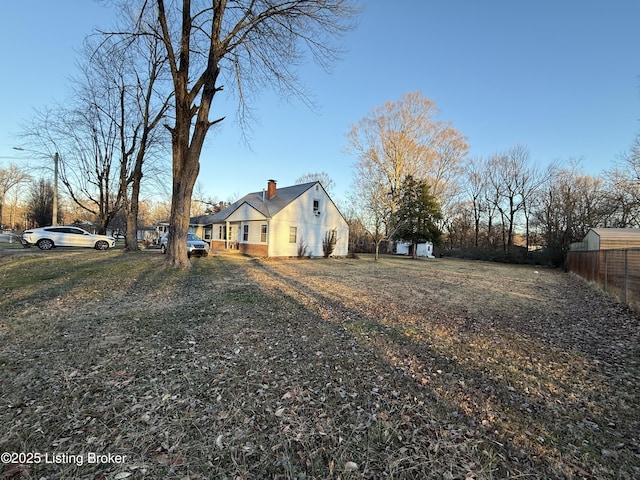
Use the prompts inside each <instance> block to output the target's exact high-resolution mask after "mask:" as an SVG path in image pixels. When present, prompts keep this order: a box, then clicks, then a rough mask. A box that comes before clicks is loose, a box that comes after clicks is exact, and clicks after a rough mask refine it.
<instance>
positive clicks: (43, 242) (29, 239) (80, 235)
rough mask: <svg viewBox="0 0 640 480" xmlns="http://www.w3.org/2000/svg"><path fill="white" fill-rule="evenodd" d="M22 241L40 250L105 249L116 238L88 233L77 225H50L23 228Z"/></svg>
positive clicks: (111, 244)
mask: <svg viewBox="0 0 640 480" xmlns="http://www.w3.org/2000/svg"><path fill="white" fill-rule="evenodd" d="M22 243H23V244H24V245H25V246H27V247H30V246H31V245H37V247H38V248H39V249H40V250H51V249H52V248H55V247H91V248H95V249H96V250H107V249H108V248H110V247H113V246H114V245H115V244H116V240H115V238H113V237H108V236H107V235H96V234H93V233H89V232H87V231H86V230H83V229H82V228H78V227H73V226H71V227H67V226H52V227H42V228H31V229H29V230H25V231H24V233H23V234H22Z"/></svg>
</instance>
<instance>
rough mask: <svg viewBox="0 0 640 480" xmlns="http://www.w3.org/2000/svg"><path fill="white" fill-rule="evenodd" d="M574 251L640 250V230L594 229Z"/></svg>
mask: <svg viewBox="0 0 640 480" xmlns="http://www.w3.org/2000/svg"><path fill="white" fill-rule="evenodd" d="M579 245H580V246H581V248H574V250H587V251H593V250H614V249H624V248H640V228H592V229H591V230H589V231H588V232H587V234H586V235H585V237H584V240H582V242H580V244H579Z"/></svg>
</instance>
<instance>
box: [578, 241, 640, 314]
mask: <svg viewBox="0 0 640 480" xmlns="http://www.w3.org/2000/svg"><path fill="white" fill-rule="evenodd" d="M567 263H568V266H569V270H571V271H572V272H574V273H576V274H578V275H580V276H581V277H582V278H584V279H586V280H588V281H590V282H594V283H595V284H596V285H598V286H599V287H600V288H602V289H603V290H604V291H605V292H607V293H609V294H611V295H613V296H615V297H617V298H618V299H619V300H620V301H621V302H623V303H625V304H626V305H628V306H630V307H631V308H633V309H635V310H638V311H640V249H624V250H592V251H576V252H573V251H570V252H569V253H568V254H567Z"/></svg>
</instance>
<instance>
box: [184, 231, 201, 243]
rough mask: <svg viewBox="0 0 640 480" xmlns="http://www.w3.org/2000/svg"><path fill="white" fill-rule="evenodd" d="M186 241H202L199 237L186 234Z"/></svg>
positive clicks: (193, 234)
mask: <svg viewBox="0 0 640 480" xmlns="http://www.w3.org/2000/svg"><path fill="white" fill-rule="evenodd" d="M187 241H188V242H197V241H200V242H202V241H203V240H202V239H201V238H200V237H199V236H197V235H196V234H195V233H187Z"/></svg>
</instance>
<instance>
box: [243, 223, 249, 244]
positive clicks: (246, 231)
mask: <svg viewBox="0 0 640 480" xmlns="http://www.w3.org/2000/svg"><path fill="white" fill-rule="evenodd" d="M242 241H243V242H248V241H249V225H243V226H242Z"/></svg>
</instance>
